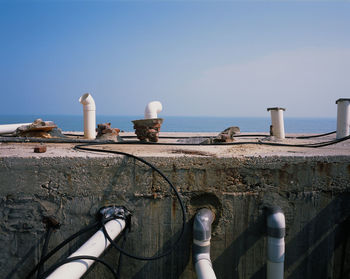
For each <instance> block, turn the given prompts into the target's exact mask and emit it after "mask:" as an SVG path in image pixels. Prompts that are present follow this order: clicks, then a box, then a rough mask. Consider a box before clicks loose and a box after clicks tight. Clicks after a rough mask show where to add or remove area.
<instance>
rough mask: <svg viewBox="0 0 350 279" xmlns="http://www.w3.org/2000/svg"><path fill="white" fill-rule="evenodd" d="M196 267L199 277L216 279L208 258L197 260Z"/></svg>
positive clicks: (201, 278)
mask: <svg viewBox="0 0 350 279" xmlns="http://www.w3.org/2000/svg"><path fill="white" fill-rule="evenodd" d="M195 269H196V274H197V278H198V279H216V275H215V273H214V270H213V267H212V264H211V261H208V260H207V259H202V260H199V261H197V262H196V263H195Z"/></svg>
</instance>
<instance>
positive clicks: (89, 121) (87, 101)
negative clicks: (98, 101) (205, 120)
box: [79, 93, 96, 139]
mask: <svg viewBox="0 0 350 279" xmlns="http://www.w3.org/2000/svg"><path fill="white" fill-rule="evenodd" d="M79 102H80V103H81V104H82V105H83V108H84V138H86V139H95V138H96V105H95V101H94V99H93V98H92V96H91V95H90V94H89V93H86V94H84V95H83V96H81V97H80V98H79Z"/></svg>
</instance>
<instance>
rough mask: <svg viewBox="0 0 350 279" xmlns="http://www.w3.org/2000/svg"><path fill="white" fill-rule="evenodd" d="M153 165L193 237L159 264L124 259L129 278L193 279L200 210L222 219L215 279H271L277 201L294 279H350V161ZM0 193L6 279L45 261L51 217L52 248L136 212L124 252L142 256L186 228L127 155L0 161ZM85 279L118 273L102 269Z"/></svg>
mask: <svg viewBox="0 0 350 279" xmlns="http://www.w3.org/2000/svg"><path fill="white" fill-rule="evenodd" d="M147 160H148V161H150V162H151V163H154V164H155V165H156V166H157V167H159V168H160V169H161V170H162V171H164V173H165V174H166V175H167V176H168V177H169V179H170V180H171V181H172V182H173V183H174V184H175V185H176V187H177V188H178V189H179V191H180V193H181V195H182V197H183V200H184V203H185V205H186V209H187V214H188V215H187V224H186V231H185V237H184V238H183V239H182V241H181V243H180V245H179V246H178V247H177V248H176V249H175V251H174V252H173V253H172V254H171V255H170V256H168V257H165V258H163V259H161V260H158V261H152V262H142V261H136V260H133V259H130V258H127V257H124V258H123V265H122V270H121V272H122V278H135V279H136V278H168V279H170V278H195V274H194V271H193V266H192V262H191V240H192V235H191V226H192V220H193V216H194V214H195V212H196V210H197V209H198V208H201V207H204V206H207V207H210V208H212V209H213V210H214V211H215V213H216V220H215V222H214V229H213V232H214V233H213V238H212V260H213V264H214V269H215V272H216V273H217V277H218V278H265V277H266V276H265V273H266V271H265V269H266V265H265V262H266V256H265V255H266V237H265V231H266V229H265V215H264V210H263V207H264V206H265V205H269V204H276V205H279V206H281V207H282V208H283V210H284V211H285V214H286V224H287V232H286V233H287V236H286V262H285V275H286V278H335V279H338V278H349V277H350V252H349V251H350V249H349V248H350V241H349V238H350V157H349V156H347V157H346V156H334V157H320V156H318V157H292V156H287V157H273V156H271V157H264V158H262V157H242V158H215V157H201V156H197V157H194V156H185V157H159V158H153V157H149V158H147ZM0 196H1V203H0V218H1V220H2V221H1V224H0V255H1V256H0V271H1V272H0V274H2V275H3V276H5V278H24V276H25V274H27V273H28V271H29V270H30V269H31V268H32V267H33V266H34V264H36V263H37V262H38V260H39V258H40V253H41V249H42V244H43V238H44V234H45V227H44V225H43V223H42V218H43V217H44V216H48V215H52V216H55V217H56V219H57V220H59V222H60V223H61V228H60V229H59V230H57V231H56V232H55V233H54V234H53V235H52V238H51V241H50V246H49V247H50V249H51V248H53V247H55V246H56V245H57V244H58V243H59V242H60V241H62V240H64V239H65V238H67V237H68V236H69V235H71V234H72V233H74V232H76V231H78V230H79V229H80V228H82V227H84V226H85V225H87V224H90V223H92V222H93V221H94V220H95V214H96V213H97V211H98V209H99V208H100V207H102V206H104V205H109V204H117V205H124V206H126V207H127V208H128V209H129V210H131V211H132V212H133V217H132V228H131V232H130V234H129V236H128V240H127V242H126V246H125V249H126V250H128V251H132V252H133V253H135V254H139V255H144V256H152V255H155V254H157V253H159V252H161V251H164V249H167V248H168V247H169V244H171V243H173V242H174V241H175V239H176V237H177V236H178V234H179V231H180V228H181V211H180V208H179V204H178V203H177V201H176V199H175V197H174V195H173V194H171V192H170V191H169V187H168V185H167V184H166V183H165V182H164V181H163V180H162V179H161V178H160V176H159V175H157V174H156V173H155V172H153V171H151V170H150V169H149V168H148V167H147V166H145V165H142V164H141V163H138V162H135V161H134V160H133V159H128V158H125V157H104V158H96V157H94V158H89V157H86V158H83V157H81V158H69V157H67V158H65V157H55V158H1V159H0ZM88 236H89V234H87V235H84V236H82V237H81V238H79V240H78V241H77V242H73V243H72V244H71V245H70V246H69V247H68V249H65V250H64V251H63V253H61V254H59V255H58V256H57V257H55V258H54V261H55V260H57V259H58V257H63V256H65V255H67V254H68V253H70V252H72V251H74V249H76V248H77V247H78V246H79V244H81V243H82V242H83V241H84V240H85V239H87V238H88ZM118 257H119V253H117V252H116V251H115V250H112V249H111V250H109V252H108V253H107V254H106V255H105V259H106V260H107V261H109V262H110V263H115V265H116V263H117V261H118ZM51 263H52V262H51ZM48 265H49V264H48ZM48 265H46V266H48ZM86 278H112V276H111V275H110V274H109V273H108V271H106V269H105V268H104V267H103V266H101V265H95V267H94V268H93V269H92V270H91V271H90V272H89V274H88V275H87V276H86Z"/></svg>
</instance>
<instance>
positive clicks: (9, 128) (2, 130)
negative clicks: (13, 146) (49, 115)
mask: <svg viewBox="0 0 350 279" xmlns="http://www.w3.org/2000/svg"><path fill="white" fill-rule="evenodd" d="M30 124H32V123H17V124H5V125H0V134H11V133H14V132H15V131H16V130H17V128H18V127H21V126H24V125H30Z"/></svg>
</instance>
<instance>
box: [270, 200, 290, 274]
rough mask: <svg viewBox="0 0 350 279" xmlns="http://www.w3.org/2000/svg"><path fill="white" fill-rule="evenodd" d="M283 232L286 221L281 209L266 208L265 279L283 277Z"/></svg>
mask: <svg viewBox="0 0 350 279" xmlns="http://www.w3.org/2000/svg"><path fill="white" fill-rule="evenodd" d="M285 232H286V221H285V217H284V214H283V212H282V210H281V208H279V207H270V208H268V216H267V279H283V277H284V251H285V243H284V236H285Z"/></svg>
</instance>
